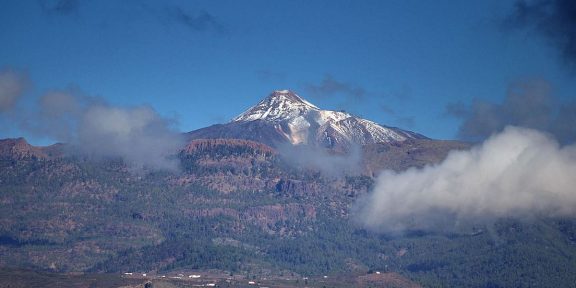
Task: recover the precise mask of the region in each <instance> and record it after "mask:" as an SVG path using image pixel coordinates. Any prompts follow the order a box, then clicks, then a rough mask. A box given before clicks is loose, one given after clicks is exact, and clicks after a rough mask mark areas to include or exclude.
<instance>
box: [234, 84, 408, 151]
mask: <svg viewBox="0 0 576 288" xmlns="http://www.w3.org/2000/svg"><path fill="white" fill-rule="evenodd" d="M254 120H263V121H266V122H268V123H270V124H273V125H274V127H275V129H276V130H277V132H278V133H280V134H281V135H283V136H284V137H285V139H286V140H287V141H289V142H290V143H292V144H294V145H297V144H313V145H322V146H328V147H332V146H333V145H343V146H349V145H352V144H360V145H365V144H372V143H388V142H397V141H404V140H406V139H410V138H417V135H416V134H414V135H413V134H410V133H408V132H407V131H403V130H400V129H392V128H388V127H385V126H382V125H379V124H377V123H375V122H372V121H369V120H366V119H362V118H358V117H355V116H353V115H351V114H349V113H346V112H339V111H330V110H321V109H320V108H318V107H316V106H315V105H313V104H311V103H310V102H308V101H306V100H304V99H303V98H301V97H300V96H298V95H297V94H296V93H294V92H292V91H290V90H276V91H274V92H272V93H271V94H270V95H269V96H268V97H266V98H264V99H263V100H262V101H260V102H259V103H258V104H256V105H255V106H253V107H251V108H250V109H248V110H246V111H245V112H244V113H242V114H240V115H238V116H237V117H236V118H234V119H232V122H250V121H254Z"/></svg>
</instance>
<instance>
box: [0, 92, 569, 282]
mask: <svg viewBox="0 0 576 288" xmlns="http://www.w3.org/2000/svg"><path fill="white" fill-rule="evenodd" d="M187 135H188V136H189V137H190V140H189V141H188V143H186V145H184V146H183V147H181V149H179V151H175V152H174V154H173V155H171V156H170V157H172V159H174V160H176V161H178V162H179V164H180V168H181V169H180V171H177V172H174V171H152V170H144V171H136V172H135V171H134V170H133V169H130V167H129V166H128V165H127V164H126V163H124V162H123V161H122V159H118V158H107V159H103V158H94V157H85V156H84V155H83V154H80V153H79V152H73V153H70V151H74V150H73V149H72V148H71V147H67V145H64V144H56V145H52V146H48V147H36V146H33V145H30V144H29V143H28V142H26V140H25V139H23V138H18V139H5V140H0V215H1V217H0V286H2V287H12V286H14V283H15V282H18V283H24V284H22V285H20V286H21V287H31V286H34V285H36V286H49V283H52V282H54V281H56V280H57V281H59V282H58V284H57V285H58V286H62V287H65V285H64V284H62V281H63V280H62V279H71V280H70V281H80V280H82V281H89V282H90V283H91V284H89V285H90V287H93V286H94V287H108V286H113V285H112V284H108V285H106V284H101V285H100V286H98V285H96V284H98V283H95V282H99V281H105V283H112V282H114V283H120V282H126V281H128V282H130V283H141V284H139V285H140V286H137V287H143V286H144V287H146V286H145V284H144V282H145V281H150V282H152V284H153V285H152V287H189V286H194V285H198V286H200V285H204V286H206V284H207V283H208V282H202V281H205V280H204V279H210V281H214V282H217V283H218V284H217V285H219V286H220V287H248V286H249V285H248V284H247V283H248V280H255V281H256V282H260V283H261V284H262V285H261V286H264V285H266V286H268V287H303V286H307V287H419V285H422V286H425V287H444V286H446V287H572V286H573V285H574V283H576V261H575V259H576V220H575V219H569V218H568V219H567V218H545V219H530V220H526V221H519V220H514V219H497V220H495V221H493V222H490V223H486V224H481V223H482V222H480V223H478V224H477V225H475V226H474V227H465V225H464V224H462V225H459V226H458V227H457V229H456V230H454V231H420V230H411V231H406V232H405V233H404V234H382V233H377V232H375V231H370V230H366V229H364V228H363V227H361V226H359V225H357V222H356V221H355V218H354V217H353V215H354V214H353V213H354V210H353V207H355V203H357V201H358V200H359V199H361V198H362V197H363V196H364V195H366V193H369V192H370V191H371V189H372V187H373V185H374V183H375V181H376V178H375V176H376V175H378V174H379V173H381V172H382V171H383V170H394V171H402V170H406V169H415V168H419V167H424V166H426V165H433V164H435V163H439V162H441V161H442V160H443V159H445V158H446V157H447V155H448V154H449V153H450V151H452V150H459V149H468V148H470V145H469V144H467V143H462V142H458V141H440V140H434V139H428V138H425V137H423V136H421V135H419V134H416V133H412V132H409V131H404V130H400V129H396V128H389V127H386V126H382V125H378V124H376V123H374V122H371V121H368V120H365V119H361V118H358V117H355V116H352V115H350V114H347V113H344V112H336V111H326V110H321V109H319V108H317V107H316V106H314V105H312V104H310V103H308V102H306V101H305V100H303V99H302V98H300V97H299V96H297V95H295V94H294V93H292V92H290V91H276V92H274V93H272V94H271V95H270V96H268V97H267V98H265V99H264V100H263V101H261V102H260V103H258V104H257V105H255V106H254V107H251V108H250V109H248V110H247V111H246V112H244V113H242V114H240V115H239V116H238V117H236V118H234V119H233V120H232V121H231V122H230V123H226V124H220V125H215V126H211V127H207V128H203V129H199V130H196V131H192V132H190V133H188V134H187ZM303 144H305V145H303ZM281 145H294V150H296V151H297V152H302V151H306V149H307V148H309V145H310V146H314V148H317V147H328V148H330V149H309V150H312V151H313V152H318V154H321V153H320V152H325V151H328V153H325V155H321V157H320V159H321V160H326V161H328V162H329V163H332V164H334V163H341V162H343V161H336V162H335V161H330V160H331V159H332V160H333V159H334V158H330V157H337V158H338V157H342V155H344V153H340V151H334V149H346V148H347V147H349V146H350V145H357V147H355V149H354V150H352V151H351V152H354V153H356V154H357V155H354V153H349V155H354V156H355V157H349V158H343V159H345V160H348V159H355V160H357V161H358V162H357V163H355V165H354V166H352V167H353V168H354V170H353V171H351V172H353V173H348V174H346V173H334V174H329V173H324V171H323V170H322V168H319V167H318V166H314V165H311V166H308V165H306V164H307V162H296V163H295V162H293V161H290V160H292V159H290V158H291V157H290V156H293V157H297V156H298V155H299V154H298V153H294V154H290V155H288V156H286V155H285V154H283V153H285V151H284V149H280V148H283V147H280V146H281ZM299 148H302V149H299ZM286 150H288V149H286ZM319 151H320V152H319ZM304 155H305V158H317V157H316V156H318V155H314V154H311V153H308V154H306V153H304ZM338 159H342V158H338ZM21 269H31V270H33V271H32V272H30V270H21ZM376 271H377V272H380V273H377V272H376ZM40 272H41V273H40ZM48 272H49V273H48ZM54 272H58V273H65V274H52V273H54ZM70 272H82V273H80V274H78V273H70ZM102 272H107V273H113V274H107V275H112V276H106V277H104V278H105V279H108V280H105V279H103V280H94V279H102V278H100V277H101V276H94V274H92V273H102ZM127 272H129V273H133V275H132V276H125V274H124V273H127ZM372 272H373V273H372ZM84 273H85V274H84ZM144 273H145V274H146V275H147V276H140V275H143V274H144ZM14 274H19V275H21V276H19V277H18V279H19V280H18V279H15V278H14V277H13V275H14ZM180 274H181V275H192V274H197V275H202V277H201V278H200V279H196V280H193V279H187V278H188V277H187V276H184V277H182V276H180ZM82 275H84V276H82ZM98 275H103V274H98ZM161 275H166V277H165V278H164V277H162V276H161ZM324 275H326V277H328V278H325V277H324ZM136 276H137V277H136ZM110 277H111V278H110ZM172 277H175V278H174V279H173V278H172ZM178 277H180V278H178ZM78 278H81V279H78ZM119 280H122V281H119ZM37 281H43V282H37ZM132 281H134V282H132ZM137 281H141V282H137ZM163 281H173V282H170V283H166V282H163ZM227 281H231V282H227ZM267 281H272V282H267ZM28 283H38V284H28ZM78 283H79V282H73V283H72V284H71V285H68V286H70V287H76V286H82V287H84V286H86V287H88V285H80V284H78ZM211 283H213V282H211ZM236 284H237V285H236ZM114 285H115V286H120V285H128V284H114ZM147 286H148V287H149V286H150V285H147Z"/></svg>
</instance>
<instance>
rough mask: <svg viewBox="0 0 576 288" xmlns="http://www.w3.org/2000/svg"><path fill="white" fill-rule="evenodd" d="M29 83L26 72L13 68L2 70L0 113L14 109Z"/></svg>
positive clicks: (0, 73)
mask: <svg viewBox="0 0 576 288" xmlns="http://www.w3.org/2000/svg"><path fill="white" fill-rule="evenodd" d="M28 85H29V81H28V77H27V76H26V75H25V74H24V73H22V72H18V71H16V70H13V69H3V70H0V113H2V112H8V111H10V110H12V109H14V107H15V106H16V103H17V102H18V99H20V97H22V95H23V93H24V90H25V89H26V88H27V87H28Z"/></svg>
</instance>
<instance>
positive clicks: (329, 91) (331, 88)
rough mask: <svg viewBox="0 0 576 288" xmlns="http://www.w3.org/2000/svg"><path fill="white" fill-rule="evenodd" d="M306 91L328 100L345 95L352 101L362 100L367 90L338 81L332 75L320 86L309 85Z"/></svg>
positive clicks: (326, 76) (324, 79) (306, 86)
mask: <svg viewBox="0 0 576 288" xmlns="http://www.w3.org/2000/svg"><path fill="white" fill-rule="evenodd" d="M305 89H306V91H307V92H308V93H310V95H311V96H313V97H318V98H328V97H333V96H335V95H343V96H344V97H346V98H351V99H352V100H362V99H363V98H364V96H366V90H365V89H364V88H362V87H360V86H358V85H354V84H351V83H346V82H343V81H338V80H336V79H334V77H332V76H331V75H329V74H328V75H325V76H324V78H323V79H322V81H321V82H320V83H318V84H312V83H308V84H306V85H305Z"/></svg>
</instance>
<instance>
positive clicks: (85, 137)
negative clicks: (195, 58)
mask: <svg viewBox="0 0 576 288" xmlns="http://www.w3.org/2000/svg"><path fill="white" fill-rule="evenodd" d="M22 77H23V76H21V75H18V74H14V73H13V72H2V73H0V97H1V98H0V99H2V101H0V103H6V104H2V107H1V108H2V110H1V111H0V112H2V114H9V115H10V116H9V117H8V118H9V119H8V120H9V121H10V123H11V125H16V126H18V127H20V129H22V130H24V131H27V132H28V133H30V134H31V135H35V136H38V137H47V138H51V139H54V140H56V141H59V142H65V143H68V144H70V145H71V146H72V147H73V149H72V150H73V151H74V152H79V153H81V154H83V155H88V156H91V157H95V158H110V157H112V158H121V159H123V160H124V161H125V162H126V164H127V165H128V166H129V167H130V168H132V169H133V171H143V169H160V170H176V169H178V162H177V161H176V160H175V159H172V158H170V156H172V155H174V154H175V153H176V152H177V151H178V150H179V149H180V148H181V147H182V146H183V144H184V139H183V137H182V135H181V134H180V133H179V132H178V131H176V130H175V129H174V125H175V121H174V120H173V119H167V118H164V117H162V116H160V115H159V114H158V112H156V111H155V110H154V109H153V108H152V107H150V106H145V105H141V106H135V107H120V106H113V105H111V104H108V103H106V101H104V100H103V99H101V98H97V97H90V96H86V95H85V94H84V93H82V92H81V91H80V90H79V89H65V90H53V91H48V92H46V93H44V94H43V95H42V96H41V97H40V98H39V99H38V101H37V102H36V103H35V104H36V105H35V106H34V107H24V106H22V107H19V106H17V105H15V104H14V101H16V100H17V99H16V98H18V97H20V96H21V92H20V91H21V90H22V89H23V88H24V87H25V84H24V83H26V81H25V80H20V79H21V78H22ZM72 150H71V151H72Z"/></svg>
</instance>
